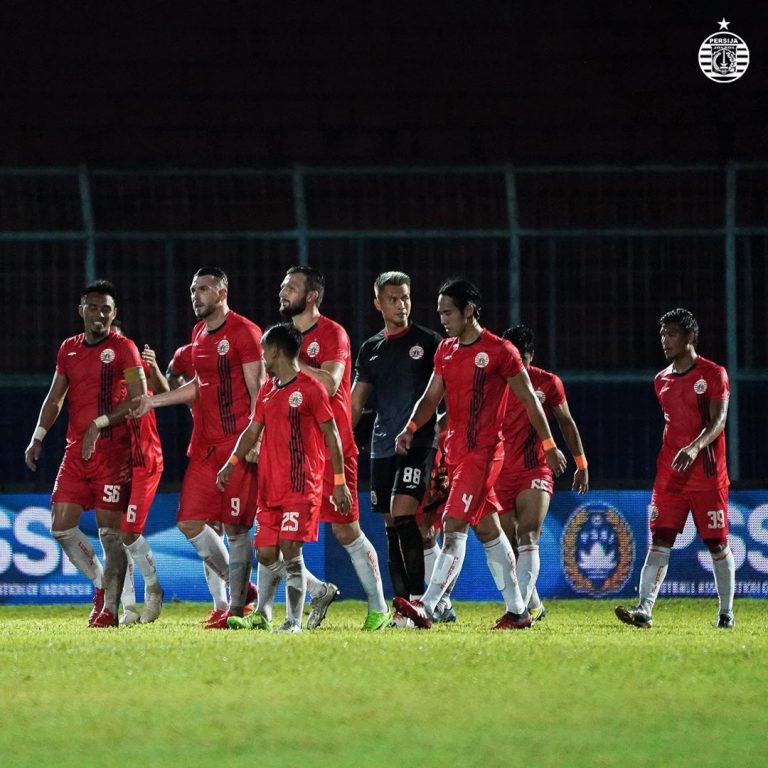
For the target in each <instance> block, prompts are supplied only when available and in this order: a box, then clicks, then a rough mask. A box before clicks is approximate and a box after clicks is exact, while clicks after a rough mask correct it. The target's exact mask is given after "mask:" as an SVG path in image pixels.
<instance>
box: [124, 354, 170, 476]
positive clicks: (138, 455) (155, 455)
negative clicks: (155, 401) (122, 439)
mask: <svg viewBox="0 0 768 768" xmlns="http://www.w3.org/2000/svg"><path fill="white" fill-rule="evenodd" d="M141 365H142V367H143V368H144V374H145V375H146V376H147V378H149V374H150V368H149V366H148V365H147V364H146V363H145V362H144V361H143V360H142V362H141ZM149 394H152V393H151V392H149ZM128 431H129V432H130V434H131V466H132V467H134V468H139V469H144V470H146V471H147V472H152V473H153V472H160V471H162V469H163V448H162V445H161V443H160V435H159V434H158V431H157V416H156V414H155V412H154V410H151V411H149V412H148V413H147V414H145V415H144V416H142V417H141V418H140V419H128Z"/></svg>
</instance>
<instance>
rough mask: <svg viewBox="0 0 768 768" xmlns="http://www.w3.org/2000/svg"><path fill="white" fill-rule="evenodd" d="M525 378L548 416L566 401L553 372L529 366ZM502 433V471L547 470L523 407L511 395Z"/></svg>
mask: <svg viewBox="0 0 768 768" xmlns="http://www.w3.org/2000/svg"><path fill="white" fill-rule="evenodd" d="M528 376H529V378H530V379H531V386H532V387H533V391H534V392H535V393H536V397H537V398H538V399H539V402H540V403H541V407H542V408H543V409H544V413H546V414H547V416H549V414H550V413H551V411H552V409H553V408H557V406H559V405H562V404H563V403H564V402H565V388H564V387H563V382H562V381H561V380H560V378H559V377H558V376H556V375H555V374H554V373H550V372H549V371H545V370H544V369H543V368H536V367H535V366H533V365H532V366H530V368H529V369H528ZM501 433H502V435H503V437H504V471H505V472H508V471H513V472H517V471H520V472H522V471H525V470H530V469H536V468H537V467H541V468H547V467H548V465H547V461H546V459H545V455H544V449H543V448H542V447H541V440H540V439H539V436H538V435H537V434H536V430H535V429H534V428H533V424H531V422H530V420H529V419H528V412H527V411H526V410H525V405H523V402H522V400H518V399H517V398H516V397H515V396H514V395H513V394H510V395H509V399H508V400H507V409H506V411H505V412H504V423H503V424H502V427H501Z"/></svg>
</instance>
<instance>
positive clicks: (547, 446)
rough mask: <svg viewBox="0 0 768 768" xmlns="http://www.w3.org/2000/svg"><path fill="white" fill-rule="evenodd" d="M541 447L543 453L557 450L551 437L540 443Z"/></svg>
mask: <svg viewBox="0 0 768 768" xmlns="http://www.w3.org/2000/svg"><path fill="white" fill-rule="evenodd" d="M541 447H542V448H543V449H544V450H545V451H551V450H552V449H553V448H557V443H556V442H555V441H554V440H553V439H552V438H551V437H548V438H547V439H546V440H542V441H541Z"/></svg>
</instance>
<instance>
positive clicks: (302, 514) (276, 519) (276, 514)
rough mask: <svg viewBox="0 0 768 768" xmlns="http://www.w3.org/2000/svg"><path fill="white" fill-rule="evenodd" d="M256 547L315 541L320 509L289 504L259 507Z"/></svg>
mask: <svg viewBox="0 0 768 768" xmlns="http://www.w3.org/2000/svg"><path fill="white" fill-rule="evenodd" d="M256 520H257V522H258V524H259V529H258V531H257V532H256V536H255V537H254V540H253V543H254V544H255V546H256V547H276V546H277V545H278V543H279V542H280V541H281V540H282V541H303V542H307V541H317V529H318V527H319V523H320V507H318V506H311V505H309V504H290V505H286V506H283V507H263V506H259V511H258V512H257V514H256Z"/></svg>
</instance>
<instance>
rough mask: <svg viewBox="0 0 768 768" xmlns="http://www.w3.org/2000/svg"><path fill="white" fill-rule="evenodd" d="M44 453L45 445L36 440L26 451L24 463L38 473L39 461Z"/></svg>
mask: <svg viewBox="0 0 768 768" xmlns="http://www.w3.org/2000/svg"><path fill="white" fill-rule="evenodd" d="M42 452H43V443H42V442H41V441H40V440H35V439H34V438H33V439H32V440H31V441H30V443H29V445H28V446H27V449H26V450H25V451H24V463H25V464H26V465H27V466H28V467H29V468H30V469H31V470H32V471H33V472H37V460H38V459H39V458H40V454H41V453H42Z"/></svg>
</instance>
